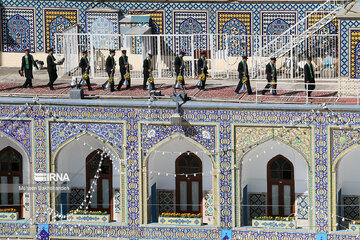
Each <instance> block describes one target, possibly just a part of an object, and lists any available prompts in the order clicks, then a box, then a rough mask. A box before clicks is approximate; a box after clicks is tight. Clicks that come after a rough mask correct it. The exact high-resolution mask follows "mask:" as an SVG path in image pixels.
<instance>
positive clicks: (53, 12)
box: [1, 0, 360, 78]
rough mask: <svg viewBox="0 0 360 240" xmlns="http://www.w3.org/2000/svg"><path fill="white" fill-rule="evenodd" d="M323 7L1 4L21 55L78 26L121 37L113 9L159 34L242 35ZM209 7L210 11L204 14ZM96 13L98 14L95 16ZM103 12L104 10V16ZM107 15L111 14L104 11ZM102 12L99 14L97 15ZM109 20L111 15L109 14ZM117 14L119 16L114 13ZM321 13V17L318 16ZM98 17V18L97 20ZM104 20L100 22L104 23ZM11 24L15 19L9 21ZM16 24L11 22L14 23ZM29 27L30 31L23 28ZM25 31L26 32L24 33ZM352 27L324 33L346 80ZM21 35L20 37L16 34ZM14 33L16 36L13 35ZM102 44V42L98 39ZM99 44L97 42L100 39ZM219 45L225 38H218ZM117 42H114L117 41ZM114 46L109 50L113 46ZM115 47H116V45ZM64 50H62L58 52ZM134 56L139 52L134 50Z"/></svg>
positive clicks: (339, 24)
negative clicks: (146, 18) (142, 19)
mask: <svg viewBox="0 0 360 240" xmlns="http://www.w3.org/2000/svg"><path fill="white" fill-rule="evenodd" d="M317 6H319V3H317V2H313V3H311V2H310V1H308V2H305V1H304V2H303V3H241V4H240V3H231V4H226V3H192V4H189V3H166V4H163V3H156V2H149V3H143V2H140V3H137V2H109V3H107V4H106V5H104V4H95V3H91V2H83V1H25V0H21V1H17V0H4V1H2V6H1V7H2V8H3V9H2V17H1V19H2V51H4V52H22V51H23V50H24V49H25V48H27V47H29V48H30V49H31V50H32V51H36V52H46V51H47V49H48V48H49V47H53V46H54V41H55V40H54V37H53V36H54V34H55V33H60V32H62V31H64V29H66V28H68V27H69V26H71V25H74V24H78V25H79V31H80V32H88V31H93V32H104V31H106V32H107V33H112V32H113V33H117V32H118V21H117V20H116V19H117V18H118V16H119V15H117V13H114V10H113V9H111V11H110V10H107V9H109V8H114V9H117V10H120V11H121V12H122V13H123V14H128V13H130V14H139V13H144V14H150V15H151V16H152V18H153V25H154V26H153V27H154V32H155V33H164V34H173V33H182V34H185V33H200V34H204V33H237V32H238V33H240V34H252V35H259V34H265V35H268V34H279V33H281V32H283V31H285V30H286V29H287V28H288V27H289V26H291V25H293V24H295V23H297V22H299V21H300V20H301V19H302V18H304V17H305V16H306V15H307V14H309V12H311V11H312V10H314V9H315V8H316V7H317ZM15 8H22V10H21V11H16V12H15V11H14V9H15ZM204 9H206V10H204ZM96 11H99V12H100V15H101V16H100V15H99V14H98V15H96ZM104 11H105V12H104ZM106 11H109V12H107V13H106ZM99 12H98V13H99ZM109 14H110V15H111V16H110V15H109ZM114 14H115V15H114ZM320 15H321V14H319V16H318V17H319V18H320V17H321V16H320ZM96 16H98V18H95V19H93V18H94V17H96ZM100 17H101V19H100ZM9 20H11V21H10V22H9ZM96 20H97V21H100V22H101V23H102V24H104V23H109V24H107V25H106V24H105V25H104V26H107V29H99V28H98V27H96V26H95V27H94V29H92V30H91V27H90V25H91V24H92V22H94V21H95V22H96ZM316 21H317V16H314V17H313V18H311V19H309V21H306V22H301V24H300V25H299V26H298V29H296V31H294V33H295V32H296V33H300V32H303V31H304V29H305V28H306V27H308V26H311V25H312V24H314V22H316ZM11 22H13V24H11ZM25 26H26V27H25ZM22 29H26V31H24V32H23V31H21V30H22ZM350 29H355V30H356V29H360V26H359V21H357V20H338V21H333V22H331V23H329V24H328V25H327V26H326V27H325V30H322V31H321V32H322V33H324V32H326V33H330V34H340V36H341V39H340V49H339V50H340V56H341V64H340V70H339V71H340V75H341V76H342V77H349V76H350V77H351V78H354V77H356V76H357V74H356V73H355V72H356V71H357V70H356V69H357V68H358V66H357V65H356V66H355V65H354V62H356V59H357V58H356V54H357V51H355V52H351V51H350V50H351V49H353V48H356V46H357V45H356V43H355V42H356V41H352V40H351V38H352V37H354V34H355V33H350ZM20 31H21V34H20V35H21V36H20V35H19V34H15V35H16V36H17V37H14V36H15V35H14V34H13V33H16V32H19V33H20ZM13 35H14V36H13ZM100 40H101V39H100ZM100 40H99V41H100ZM219 40H220V41H221V39H219ZM206 41H208V39H207V38H204V37H203V38H201V39H199V42H201V43H202V44H206ZM230 41H231V43H232V46H234V47H233V48H232V49H230V53H231V54H233V55H234V54H235V55H237V54H240V55H241V54H244V53H245V52H246V53H250V52H251V51H250V47H251V46H250V45H251V44H250V43H246V44H245V45H243V44H241V46H246V49H245V48H244V49H241V50H240V51H239V50H236V46H239V44H240V42H239V41H240V40H239V39H230ZM115 44H116V43H115ZM182 44H183V45H184V46H177V47H176V49H177V50H179V49H180V48H181V49H183V50H188V48H189V46H187V45H186V41H183V43H182ZM109 47H110V46H109ZM111 47H115V48H116V47H117V46H116V45H114V46H111ZM58 51H61V46H60V48H59V49H58ZM133 52H135V53H139V54H140V53H141V51H138V50H134V51H133Z"/></svg>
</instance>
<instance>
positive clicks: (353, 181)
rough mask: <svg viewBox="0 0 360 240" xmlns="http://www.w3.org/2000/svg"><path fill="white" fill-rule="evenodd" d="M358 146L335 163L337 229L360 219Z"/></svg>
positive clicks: (346, 227)
mask: <svg viewBox="0 0 360 240" xmlns="http://www.w3.org/2000/svg"><path fill="white" fill-rule="evenodd" d="M359 154H360V147H357V148H355V149H353V150H352V151H350V152H349V153H347V154H346V155H345V156H343V157H342V158H341V159H340V160H339V162H338V163H337V164H336V165H335V174H336V176H335V179H336V184H335V186H336V216H334V217H335V218H336V223H335V224H336V229H337V230H346V229H348V227H349V224H350V223H351V222H352V221H354V220H360V189H359V186H360V177H359V170H360V163H359V160H358V156H359Z"/></svg>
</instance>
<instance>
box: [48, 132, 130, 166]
mask: <svg viewBox="0 0 360 240" xmlns="http://www.w3.org/2000/svg"><path fill="white" fill-rule="evenodd" d="M85 135H88V136H90V137H93V138H94V139H96V140H98V141H101V142H103V143H104V145H106V146H108V147H109V148H110V149H111V150H112V151H113V152H114V153H116V154H117V155H118V156H120V157H122V156H121V155H122V153H120V152H119V151H118V150H117V149H116V148H115V147H114V146H113V145H111V144H109V143H107V142H106V140H105V139H104V138H102V137H100V136H99V135H97V134H95V133H93V132H90V131H83V132H81V133H79V134H77V135H74V136H72V137H71V138H69V139H67V140H66V141H64V142H63V143H61V144H60V145H59V146H58V148H57V149H56V150H55V151H54V153H53V154H52V156H51V163H50V164H51V165H52V166H55V164H56V162H55V161H56V157H57V155H58V154H59V152H60V151H61V149H63V148H64V147H65V146H66V145H68V144H69V143H71V142H72V141H74V140H75V139H77V138H80V137H83V136H85ZM123 155H124V156H123V157H125V153H124V154H123ZM52 170H55V169H52Z"/></svg>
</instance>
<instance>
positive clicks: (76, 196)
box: [68, 188, 85, 211]
mask: <svg viewBox="0 0 360 240" xmlns="http://www.w3.org/2000/svg"><path fill="white" fill-rule="evenodd" d="M84 199H85V190H84V189H83V188H71V192H70V196H69V203H70V206H69V210H76V209H78V208H79V207H80V205H81V204H82V203H83V202H84ZM69 210H68V211H69Z"/></svg>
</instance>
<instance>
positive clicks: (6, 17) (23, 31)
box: [1, 8, 35, 52]
mask: <svg viewBox="0 0 360 240" xmlns="http://www.w3.org/2000/svg"><path fill="white" fill-rule="evenodd" d="M1 22H2V51H4V52H24V50H25V49H27V48H28V49H30V51H31V52H35V29H34V27H35V24H34V22H35V21H34V9H13V8H3V9H1Z"/></svg>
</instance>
